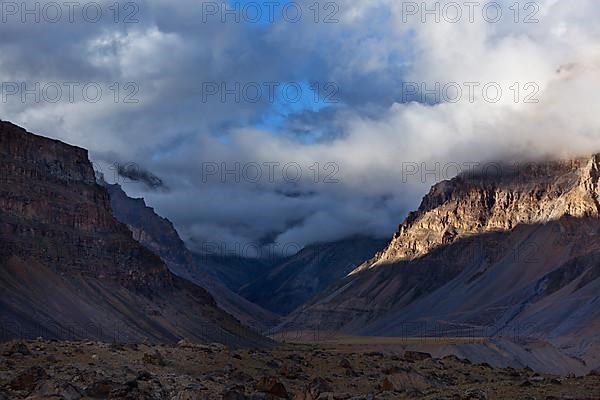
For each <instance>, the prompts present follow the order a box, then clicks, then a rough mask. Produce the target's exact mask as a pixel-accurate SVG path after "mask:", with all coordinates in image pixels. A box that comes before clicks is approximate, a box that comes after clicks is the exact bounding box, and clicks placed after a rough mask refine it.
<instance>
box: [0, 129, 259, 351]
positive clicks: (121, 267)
mask: <svg viewBox="0 0 600 400" xmlns="http://www.w3.org/2000/svg"><path fill="white" fill-rule="evenodd" d="M0 243H1V245H0V287H1V288H2V293H3V296H2V298H0V322H1V325H2V328H3V329H2V330H1V332H0V335H1V336H3V337H15V336H25V337H32V336H45V337H55V338H81V337H90V338H99V339H105V340H107V339H115V340H124V341H137V340H142V339H144V338H148V339H150V340H159V341H174V340H177V339H180V338H181V337H190V338H193V339H197V340H203V341H207V340H210V341H222V342H228V343H232V344H244V343H246V344H251V343H254V344H256V343H264V342H265V341H264V339H262V338H261V337H260V336H259V335H255V334H253V333H251V332H250V331H248V330H246V329H245V328H243V327H241V326H240V325H239V324H238V323H237V321H236V320H235V319H233V318H232V317H231V316H230V315H228V314H226V313H225V312H223V311H222V310H221V309H219V308H218V307H217V306H216V303H215V301H214V299H213V298H212V296H211V295H210V294H209V293H208V292H207V291H206V290H204V289H203V288H201V287H199V286H196V285H193V284H190V283H188V282H186V281H184V280H182V279H181V278H178V277H176V276H174V275H173V274H171V273H170V272H169V270H168V268H167V266H166V265H165V264H164V263H163V262H162V261H161V259H160V258H159V257H158V256H156V255H155V254H153V253H152V252H151V251H150V250H148V249H146V248H145V247H143V246H141V245H140V244H139V243H138V242H136V241H135V240H134V239H133V237H132V233H131V231H130V230H129V229H128V228H127V226H125V225H123V224H121V223H120V222H118V221H117V220H116V219H115V218H114V217H113V215H112V210H111V205H110V199H109V195H108V193H107V191H106V190H105V189H104V188H102V187H101V186H99V185H97V184H96V181H95V176H94V171H93V168H92V165H91V163H90V162H89V160H88V157H87V151H86V150H84V149H81V148H78V147H74V146H69V145H67V144H64V143H62V142H59V141H56V140H51V139H48V138H44V137H40V136H37V135H33V134H31V133H28V132H26V131H25V130H24V129H22V128H19V127H18V126H15V125H13V124H11V123H8V122H0Z"/></svg>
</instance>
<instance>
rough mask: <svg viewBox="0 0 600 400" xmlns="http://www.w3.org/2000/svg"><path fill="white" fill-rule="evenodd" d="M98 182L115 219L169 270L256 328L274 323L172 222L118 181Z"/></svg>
mask: <svg viewBox="0 0 600 400" xmlns="http://www.w3.org/2000/svg"><path fill="white" fill-rule="evenodd" d="M101 182H102V181H101ZM102 185H103V186H105V187H106V188H107V190H108V192H109V194H110V200H111V206H112V209H113V213H114V215H115V217H116V218H117V220H119V221H120V222H122V223H124V224H126V225H127V226H128V227H129V229H131V231H132V232H133V237H134V239H136V240H137V241H138V242H140V243H141V244H142V245H144V246H145V247H146V248H148V249H149V250H151V251H152V252H153V253H154V254H156V255H158V256H159V257H161V259H162V260H163V261H164V262H165V264H166V265H167V266H168V267H169V269H170V270H171V272H172V273H174V274H176V275H178V276H180V277H182V278H184V279H187V280H189V281H191V282H193V283H196V284H198V285H200V286H202V287H203V288H206V290H208V291H209V292H210V294H212V296H213V297H214V298H215V300H216V302H217V304H218V305H219V307H220V308H222V309H223V310H225V311H227V312H228V313H230V314H231V315H233V316H234V317H236V318H237V319H238V320H240V321H241V322H242V323H243V324H245V325H247V326H249V327H251V328H253V329H255V330H257V331H259V332H260V331H264V330H266V329H267V328H270V327H272V326H274V325H275V324H276V323H277V321H278V319H279V316H278V315H276V314H274V313H272V312H270V311H267V310H265V309H263V308H262V307H260V306H258V305H256V304H253V303H251V302H250V301H248V300H246V299H245V298H243V297H242V296H240V295H238V294H236V293H234V292H232V291H231V290H230V289H229V288H227V287H226V286H225V285H224V284H222V283H221V282H219V281H218V279H216V278H215V277H214V276H213V274H211V273H210V272H209V271H207V268H204V267H203V265H202V264H200V263H199V262H198V261H197V260H196V259H194V256H193V255H192V253H191V252H190V251H189V250H188V249H187V248H186V247H185V244H184V243H183V241H182V240H181V238H180V237H179V235H178V233H177V231H176V230H175V228H174V226H173V224H172V223H171V222H170V221H169V220H168V219H165V218H162V217H160V216H159V215H158V214H156V213H155V212H154V210H153V209H152V208H150V207H148V206H146V203H145V202H144V200H143V199H132V198H130V197H128V196H127V194H126V193H125V192H124V191H123V190H122V188H121V186H119V185H110V184H107V183H105V182H102Z"/></svg>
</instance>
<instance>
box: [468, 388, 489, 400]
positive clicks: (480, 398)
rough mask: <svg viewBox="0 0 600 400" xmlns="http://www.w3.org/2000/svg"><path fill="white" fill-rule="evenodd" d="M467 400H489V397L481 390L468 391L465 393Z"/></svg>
mask: <svg viewBox="0 0 600 400" xmlns="http://www.w3.org/2000/svg"><path fill="white" fill-rule="evenodd" d="M465 399H466V400H487V399H488V395H487V393H486V392H484V391H483V390H481V389H468V390H467V391H466V392H465Z"/></svg>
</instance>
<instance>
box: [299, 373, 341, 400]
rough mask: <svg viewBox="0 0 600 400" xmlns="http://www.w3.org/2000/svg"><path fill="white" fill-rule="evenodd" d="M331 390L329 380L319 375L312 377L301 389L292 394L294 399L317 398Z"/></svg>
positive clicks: (314, 399) (307, 399)
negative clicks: (299, 391)
mask: <svg viewBox="0 0 600 400" xmlns="http://www.w3.org/2000/svg"><path fill="white" fill-rule="evenodd" d="M331 392H333V389H332V387H331V385H330V384H329V382H327V381H326V380H325V379H323V378H321V377H317V378H314V379H313V380H312V381H311V382H310V383H309V384H308V385H307V386H306V387H305V388H304V390H303V392H301V393H298V394H297V395H296V396H294V400H317V399H319V398H320V397H321V396H322V395H328V394H330V393H331Z"/></svg>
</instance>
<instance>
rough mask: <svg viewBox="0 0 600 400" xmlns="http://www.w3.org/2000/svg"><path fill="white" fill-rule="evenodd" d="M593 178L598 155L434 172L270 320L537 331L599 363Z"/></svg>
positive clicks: (433, 331) (414, 332) (366, 331)
mask: <svg viewBox="0 0 600 400" xmlns="http://www.w3.org/2000/svg"><path fill="white" fill-rule="evenodd" d="M599 180H600V156H598V155H596V156H593V157H589V158H581V159H576V160H572V161H548V162H543V163H538V164H529V165H526V166H522V167H503V168H502V169H501V170H500V171H499V172H497V173H471V174H466V175H461V176H459V177H457V178H455V179H452V180H449V181H444V182H441V183H439V184H437V185H435V186H434V187H433V188H432V189H431V191H430V192H429V193H428V194H427V195H426V196H425V197H424V199H423V201H422V203H421V205H420V207H419V209H418V210H417V211H415V212H413V213H411V214H410V215H409V216H408V217H407V218H406V220H405V221H404V222H403V223H402V225H400V227H399V230H398V231H397V233H396V234H395V235H394V237H393V239H392V240H391V242H390V243H389V245H388V246H387V247H386V248H385V250H383V251H382V252H380V253H378V254H377V255H376V256H375V257H374V258H372V259H371V260H369V261H367V262H365V263H363V264H362V265H361V266H359V267H358V268H356V269H355V270H354V271H353V272H352V273H351V274H350V275H349V276H348V277H346V278H345V279H343V280H341V281H340V282H338V283H336V284H334V285H333V286H331V287H329V288H328V289H327V290H325V291H324V292H323V293H321V294H320V295H319V296H317V298H315V299H313V300H312V301H311V302H309V304H307V305H305V306H304V307H301V308H300V309H298V310H296V311H295V312H294V313H292V314H291V315H290V316H289V317H288V318H287V319H286V320H285V321H284V322H283V323H282V325H280V326H279V327H278V329H277V330H278V331H293V330H298V329H313V330H323V331H337V332H343V333H346V334H353V335H367V336H495V337H510V338H515V339H518V338H538V339H543V340H545V341H548V342H549V343H551V344H552V345H553V346H556V347H557V348H558V349H560V350H561V351H562V352H565V353H566V354H569V355H570V356H573V357H577V358H579V359H581V360H583V362H584V363H585V365H587V366H597V365H600V358H599V357H598V355H599V354H600V294H599V293H600V203H599V197H600V187H599Z"/></svg>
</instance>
